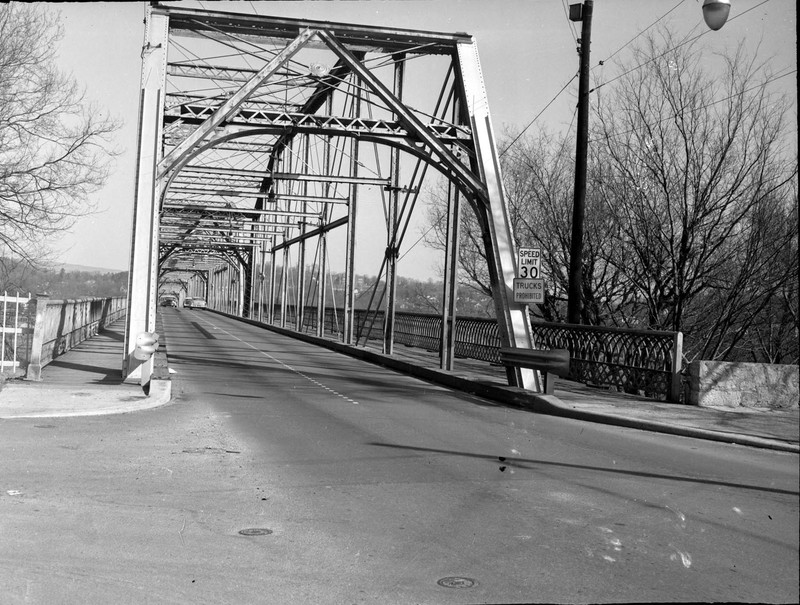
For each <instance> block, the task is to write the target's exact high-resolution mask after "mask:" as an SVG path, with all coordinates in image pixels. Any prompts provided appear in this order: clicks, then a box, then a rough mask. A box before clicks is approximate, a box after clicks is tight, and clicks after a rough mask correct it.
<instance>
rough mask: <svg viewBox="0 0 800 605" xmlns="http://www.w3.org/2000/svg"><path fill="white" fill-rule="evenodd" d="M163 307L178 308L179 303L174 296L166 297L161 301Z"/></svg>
mask: <svg viewBox="0 0 800 605" xmlns="http://www.w3.org/2000/svg"><path fill="white" fill-rule="evenodd" d="M161 306H162V307H177V306H178V301H177V300H175V298H174V297H172V296H165V297H164V298H162V299H161Z"/></svg>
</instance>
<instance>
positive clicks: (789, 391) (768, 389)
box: [689, 361, 800, 409]
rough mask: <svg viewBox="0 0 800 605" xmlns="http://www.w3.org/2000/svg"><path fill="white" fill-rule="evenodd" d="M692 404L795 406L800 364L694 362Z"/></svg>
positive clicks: (799, 387)
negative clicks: (799, 365)
mask: <svg viewBox="0 0 800 605" xmlns="http://www.w3.org/2000/svg"><path fill="white" fill-rule="evenodd" d="M689 386H690V392H689V403H690V404H692V405H699V406H706V407H731V408H735V407H747V408H762V409H768V408H772V409H779V408H796V407H798V400H800V367H798V366H796V365H775V364H766V363H739V362H728V361H694V362H692V363H691V364H689Z"/></svg>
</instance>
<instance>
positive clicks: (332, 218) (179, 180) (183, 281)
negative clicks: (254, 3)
mask: <svg viewBox="0 0 800 605" xmlns="http://www.w3.org/2000/svg"><path fill="white" fill-rule="evenodd" d="M137 162H138V165H137V172H136V174H137V179H136V199H135V208H134V221H133V229H134V231H133V236H132V254H131V271H130V287H129V300H128V309H129V311H128V319H127V326H126V343H125V359H124V360H123V373H124V375H125V376H126V377H128V378H132V379H141V380H142V382H143V383H144V382H146V381H147V379H148V378H149V375H150V371H151V369H152V368H151V367H150V364H151V362H144V363H142V362H140V361H138V360H136V359H135V358H134V357H133V350H134V348H135V338H136V335H137V334H139V333H141V332H144V331H154V329H155V317H156V305H157V299H158V292H159V284H161V285H162V287H163V286H164V284H171V285H172V286H177V287H180V288H183V289H186V288H188V287H192V288H193V289H195V290H197V289H198V288H200V289H201V290H202V292H203V293H204V294H205V295H206V297H207V298H210V299H211V298H214V297H219V296H220V291H221V289H226V290H230V289H231V288H235V289H236V292H235V296H231V295H230V292H228V299H229V300H231V299H235V300H236V308H235V309H232V311H233V312H235V313H236V314H239V315H242V316H246V317H257V318H259V319H266V320H267V321H269V322H272V321H274V319H275V318H274V316H273V314H274V311H273V310H274V308H275V307H276V306H277V307H278V308H279V309H280V308H283V309H285V308H286V306H287V305H290V304H294V305H295V313H294V315H295V316H296V315H298V314H300V315H302V313H303V311H302V310H303V308H304V305H305V304H308V303H309V301H313V300H314V299H315V304H316V307H317V309H318V310H319V312H322V311H323V310H324V309H325V307H326V305H328V306H330V305H336V304H338V305H342V304H343V308H344V331H343V336H342V338H343V340H344V341H345V342H346V343H348V344H352V341H353V333H354V325H353V324H354V321H355V320H354V318H355V313H354V308H355V301H354V294H355V291H356V284H355V278H356V275H355V262H356V254H357V246H356V244H357V242H358V241H359V239H360V238H366V237H370V238H375V237H376V236H377V237H380V236H381V234H382V233H381V232H383V234H384V235H385V238H386V245H385V253H384V255H383V258H382V259H377V260H376V263H378V262H379V264H380V269H379V270H376V273H378V275H379V280H380V283H381V284H382V285H383V287H384V292H383V293H382V294H381V295H380V296H378V297H375V300H376V303H377V304H380V305H381V306H382V307H383V312H384V317H385V321H384V351H385V352H386V353H389V354H391V353H392V347H393V317H394V312H395V306H396V299H397V297H396V295H397V263H398V259H399V257H400V255H401V254H402V251H403V250H404V249H405V248H404V246H405V247H406V248H407V247H408V243H407V239H406V236H407V235H408V234H409V225H410V224H411V220H412V217H413V216H414V212H415V209H416V210H417V212H421V211H420V210H419V208H420V207H421V206H423V205H424V204H423V203H421V202H420V203H418V202H419V200H420V197H421V195H422V193H423V191H424V190H426V188H428V189H430V188H431V187H438V190H441V191H445V192H446V198H447V221H448V224H447V227H446V230H444V231H445V233H446V237H445V239H446V252H445V255H444V262H443V264H444V273H445V287H444V292H443V299H444V301H443V315H444V317H443V319H444V321H443V322H442V325H443V326H445V327H444V329H443V334H442V345H441V350H442V364H443V367H452V358H453V352H452V351H453V344H452V334H449V333H448V329H447V327H448V326H452V323H453V318H454V316H455V300H456V284H457V275H456V266H457V257H458V240H459V229H458V225H459V217H460V214H461V212H462V211H471V212H474V213H475V215H476V218H477V220H478V223H479V224H480V227H481V230H482V235H483V241H484V243H485V253H486V258H487V259H488V267H489V273H490V280H491V283H492V289H493V297H494V304H495V310H496V315H497V318H498V329H499V333H500V338H501V341H502V343H503V345H504V346H519V347H526V348H529V347H530V346H531V335H530V326H529V324H528V320H527V314H526V310H525V307H524V306H522V305H516V304H515V303H513V300H512V299H513V296H512V285H513V284H512V281H513V278H514V276H515V269H516V267H515V263H516V259H515V253H514V244H513V239H512V234H511V231H510V226H509V221H508V208H507V204H506V201H505V198H504V193H503V189H502V185H501V178H500V171H499V159H498V154H497V150H496V147H495V141H494V135H493V131H492V125H491V121H490V115H489V107H488V102H487V98H486V92H485V89H484V83H483V76H482V73H481V66H480V62H479V58H478V51H477V47H476V42H475V40H474V39H473V38H472V37H471V36H469V35H467V34H463V33H436V32H427V31H412V30H401V29H390V28H381V27H368V26H363V25H354V24H343V23H330V22H320V21H309V20H298V19H283V18H276V17H268V16H260V15H252V14H240V13H229V12H217V11H208V10H192V9H186V8H181V7H179V6H177V7H176V6H172V5H170V6H167V5H161V4H158V3H152V4H151V6H150V7H149V9H148V14H147V17H146V34H145V43H144V46H143V48H142V74H141V97H140V111H139V140H138V158H137ZM463 202H466V204H463ZM370 204H381V205H382V207H383V217H384V224H383V225H375V224H370V225H367V226H366V228H365V226H364V225H363V223H359V222H358V220H357V219H358V217H359V213H360V212H361V211H363V208H364V206H365V205H370ZM338 234H341V236H340V237H339V238H338V240H339V241H343V244H342V245H343V248H344V250H343V253H342V254H341V256H342V257H343V258H344V267H342V268H341V272H342V273H343V274H344V287H343V289H342V291H343V294H342V296H343V299H344V300H343V301H330V300H326V297H327V296H330V290H329V289H328V288H325V287H319V284H324V283H325V280H326V276H328V275H329V274H330V272H331V267H330V266H329V265H330V260H329V259H330V258H331V254H330V250H329V249H328V248H329V246H330V245H332V242H333V241H334V239H336V238H334V237H333V236H334V235H338ZM412 235H413V234H412ZM312 259H313V262H312ZM293 264H294V267H295V268H294V269H292V265H293ZM309 266H310V267H311V268H309ZM309 271H310V272H312V273H313V274H314V275H307V273H308V272H309ZM223 276H224V277H223ZM290 279H291V280H292V284H291V289H292V293H293V297H294V301H293V302H292V301H291V300H289V298H288V297H287V290H288V289H289V287H290V285H289V283H288V282H289V280H290ZM312 284H317V287H312ZM376 290H377V287H376ZM312 304H313V302H312ZM265 309H266V315H267V317H266V318H263V317H262V316H263V315H264V313H265ZM298 325H299V326H302V316H301V317H300V318H299V319H298ZM509 380H510V382H511V383H512V384H517V385H521V386H526V387H528V388H538V385H537V384H536V382H537V380H536V376H535V375H534V373H533V372H530V371H528V370H515V371H510V373H509Z"/></svg>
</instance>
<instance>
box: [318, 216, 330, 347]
mask: <svg viewBox="0 0 800 605" xmlns="http://www.w3.org/2000/svg"><path fill="white" fill-rule="evenodd" d="M327 273H328V237H327V234H326V233H325V232H324V231H323V232H322V233H320V234H319V277H318V278H317V336H319V337H320V338H322V337H323V336H325V275H327Z"/></svg>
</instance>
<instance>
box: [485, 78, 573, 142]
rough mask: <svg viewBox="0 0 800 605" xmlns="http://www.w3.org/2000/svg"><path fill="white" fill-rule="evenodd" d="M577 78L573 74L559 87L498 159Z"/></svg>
mask: <svg viewBox="0 0 800 605" xmlns="http://www.w3.org/2000/svg"><path fill="white" fill-rule="evenodd" d="M577 77H578V74H575V75H574V76H572V77H571V78H570V79H569V80H568V81H567V83H566V84H564V86H562V87H561V90H559V91H558V92H557V93H556V96H554V97H553V98H552V99H550V102H549V103H548V104H547V105H545V106H544V109H542V111H540V112H539V113H537V114H536V117H534V118H533V119H532V120H531V121H530V122H529V123H528V125H527V126H526V127H525V128H523V129H522V131H521V132H520V133H519V134H518V135H517V136H516V137H514V140H513V141H511V142H510V143H509V144H508V145H507V146H506V148H505V149H503V151H501V152H500V155H499V157H503V155H505V153H506V151H508V150H509V149H511V147H512V146H513V145H514V143H516V142H517V141H518V140H519V139H520V137H521V136H522V135H523V134H525V131H526V130H528V128H530V127H531V126H532V125H533V123H534V122H535V121H536V120H537V119H538V118H539V116H540V115H542V114H543V113H544V112H545V111H546V110H547V108H548V107H550V106H551V105H552V104H553V102H554V101H555V100H556V99H557V98H558V97H559V96H561V93H562V92H564V91H565V90H566V88H567V86H569V85H570V84H571V83H572V81H573V80H574V79H575V78H577Z"/></svg>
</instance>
